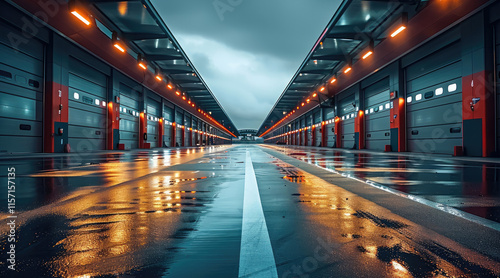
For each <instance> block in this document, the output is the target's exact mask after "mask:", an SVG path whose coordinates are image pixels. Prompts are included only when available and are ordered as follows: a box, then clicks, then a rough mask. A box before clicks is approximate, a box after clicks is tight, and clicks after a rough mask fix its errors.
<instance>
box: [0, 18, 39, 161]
mask: <svg viewBox="0 0 500 278" xmlns="http://www.w3.org/2000/svg"><path fill="white" fill-rule="evenodd" d="M12 33H17V31H16V30H14V29H11V28H9V27H6V26H4V25H3V24H0V53H1V55H0V100H1V101H0V126H1V127H2V128H1V129H0V152H30V153H34V152H42V133H43V128H42V118H43V111H42V107H43V94H42V90H43V63H44V62H43V60H44V45H43V44H42V43H41V42H39V41H37V40H36V39H34V38H33V39H30V41H29V44H21V45H19V48H18V49H17V50H15V49H13V48H11V47H10V45H11V44H10V42H9V39H8V38H7V36H8V34H12Z"/></svg>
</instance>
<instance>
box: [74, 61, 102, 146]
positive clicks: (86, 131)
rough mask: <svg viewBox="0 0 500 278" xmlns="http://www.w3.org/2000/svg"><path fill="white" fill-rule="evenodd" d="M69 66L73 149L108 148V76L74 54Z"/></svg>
mask: <svg viewBox="0 0 500 278" xmlns="http://www.w3.org/2000/svg"><path fill="white" fill-rule="evenodd" d="M68 70H69V83H68V85H69V103H68V105H69V109H68V140H69V144H70V145H71V150H72V151H75V152H88V151H96V150H105V149H106V120H107V119H106V113H107V102H106V99H107V98H106V94H107V91H106V87H107V80H108V78H107V76H106V75H105V74H103V73H101V72H99V71H97V70H96V69H94V68H92V67H91V66H89V65H87V64H85V63H83V62H82V61H80V60H77V59H76V58H73V57H70V58H69V64H68Z"/></svg>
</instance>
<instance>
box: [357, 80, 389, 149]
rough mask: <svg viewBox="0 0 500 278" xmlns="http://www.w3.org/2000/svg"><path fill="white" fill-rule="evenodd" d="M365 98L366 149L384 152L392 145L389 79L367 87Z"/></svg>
mask: <svg viewBox="0 0 500 278" xmlns="http://www.w3.org/2000/svg"><path fill="white" fill-rule="evenodd" d="M364 96H365V138H366V139H365V144H366V145H365V146H366V149H369V150H377V151H384V149H385V145H390V144H391V124H390V114H391V110H390V109H391V102H390V91H389V77H387V78H384V79H382V80H380V81H378V82H376V83H374V84H372V85H370V86H368V87H366V88H365V89H364Z"/></svg>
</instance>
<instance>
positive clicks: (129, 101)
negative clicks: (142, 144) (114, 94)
mask: <svg viewBox="0 0 500 278" xmlns="http://www.w3.org/2000/svg"><path fill="white" fill-rule="evenodd" d="M119 86H120V87H119V89H120V141H119V143H120V144H125V149H127V150H129V149H137V148H139V116H140V114H139V108H140V102H141V98H142V96H141V93H140V92H138V91H137V90H136V89H138V88H136V89H134V88H131V87H129V86H127V85H125V84H123V83H120V85H119Z"/></svg>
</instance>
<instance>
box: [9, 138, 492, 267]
mask: <svg viewBox="0 0 500 278" xmlns="http://www.w3.org/2000/svg"><path fill="white" fill-rule="evenodd" d="M299 150H300V154H297V153H299ZM286 154H288V155H286ZM295 158H298V159H299V160H297V159H295ZM355 159H359V157H358V158H354V156H353V158H351V157H350V154H345V155H343V156H338V155H337V156H335V155H333V153H332V152H331V151H330V152H328V150H325V151H323V150H315V149H307V148H303V149H298V148H282V147H279V148H278V147H275V146H272V147H271V146H266V147H263V146H256V145H239V146H222V147H212V148H193V149H171V150H152V151H144V152H122V153H108V154H87V155H85V156H61V157H52V158H51V157H38V158H17V159H2V160H0V164H1V165H2V168H3V169H4V170H2V171H3V172H2V173H1V181H2V183H3V184H6V183H7V172H6V168H7V167H13V166H14V167H16V184H17V186H16V215H17V219H16V224H17V226H16V238H17V242H16V247H15V249H16V271H11V270H9V269H8V268H7V266H8V265H9V263H8V262H7V261H6V258H7V257H6V256H7V254H6V253H7V250H8V249H9V244H10V243H9V242H8V240H7V236H6V234H7V233H8V227H7V226H6V225H2V226H0V230H1V231H2V237H1V239H0V247H1V250H2V258H3V259H2V261H1V262H0V277H498V276H499V275H500V240H499V239H500V232H499V231H498V230H496V229H492V228H491V227H486V226H484V225H481V224H480V223H476V222H472V221H469V220H467V219H464V218H461V217H456V216H454V215H453V214H451V213H448V212H444V211H443V210H438V209H435V208H432V207H429V206H427V205H425V204H421V203H418V202H415V201H413V200H411V199H408V198H401V197H399V196H397V195H395V194H393V193H389V192H386V191H384V190H380V189H378V188H374V187H372V186H369V185H367V184H366V183H363V182H360V181H356V180H352V179H348V178H346V177H342V176H341V175H338V174H334V173H332V172H328V171H325V170H323V169H320V168H319V167H315V166H314V165H311V164H317V163H318V164H321V163H324V164H325V165H326V167H327V168H328V167H329V166H330V167H335V169H336V170H338V171H340V170H341V169H346V168H347V169H354V168H355V167H354V166H353V165H356V163H360V162H354V160H355ZM364 159H366V160H365V161H364V162H361V165H363V167H362V168H361V169H370V168H373V170H374V171H359V172H355V171H353V174H355V175H358V174H359V175H365V176H364V177H367V178H373V179H375V180H376V182H381V181H384V185H387V186H391V187H394V188H396V189H397V190H400V191H401V192H408V193H411V194H415V195H420V196H426V198H430V199H431V198H434V199H432V200H433V201H436V202H440V201H442V200H448V199H446V198H444V197H443V195H444V193H447V194H448V196H451V197H449V198H450V200H452V199H453V200H454V201H455V202H458V201H457V200H461V201H463V202H464V203H468V204H470V199H471V198H472V197H471V196H476V195H477V193H478V192H479V194H481V195H483V196H484V197H485V198H488V199H484V200H493V201H495V198H498V190H497V189H495V185H494V183H488V185H492V184H493V185H492V187H493V188H489V187H487V188H481V186H483V184H482V183H481V181H477V180H476V181H474V180H471V179H469V178H471V177H470V176H468V178H467V179H468V180H466V181H465V183H466V184H465V185H463V184H462V188H461V189H460V188H458V186H455V185H451V183H450V184H446V183H444V181H445V178H447V179H448V180H450V181H453V178H454V177H455V176H456V175H457V172H460V171H468V170H463V169H465V168H469V167H468V165H469V164H466V163H462V164H461V163H460V162H457V163H456V164H457V165H458V166H456V165H453V163H448V164H447V163H446V162H444V161H440V160H435V161H433V162H432V163H431V162H423V161H419V160H416V159H412V158H405V160H404V165H406V166H405V168H401V167H398V166H395V165H399V164H398V163H401V161H399V160H398V159H400V158H398V157H392V156H388V157H386V156H381V157H375V155H371V156H367V157H365V158H364ZM338 162H342V163H338ZM309 163H311V164H309ZM395 163H396V164H395ZM419 163H420V164H419ZM328 165H329V166H328ZM349 165H350V166H349ZM460 165H462V166H460ZM476 166H477V165H476ZM249 167H250V168H249ZM438 167H439V168H438ZM489 167H495V166H491V165H489V166H486V169H489ZM433 168H434V170H437V171H438V173H432V172H431V171H429V169H433ZM479 168H480V169H481V171H483V169H485V168H484V167H479ZM381 169H385V170H381ZM395 169H409V171H410V172H409V173H406V172H405V171H403V170H399V171H398V170H395ZM413 169H415V170H413ZM345 171H349V170H345ZM488 171H489V170H486V175H487V176H490V175H493V174H491V173H490V172H488ZM253 173H255V175H253ZM380 173H385V174H380ZM474 173H475V172H474ZM480 173H483V172H480ZM494 173H496V171H494ZM480 176H481V175H480ZM249 177H254V178H253V180H252V179H251V178H249ZM360 177H361V176H358V178H360ZM431 177H435V178H436V181H438V182H437V183H436V185H434V191H433V185H432V178H431ZM472 177H474V176H472ZM377 178H379V179H377ZM404 178H407V180H408V181H409V182H406V183H405V182H401V181H402V180H404ZM420 178H421V179H422V183H421V184H420V185H421V187H419V186H418V184H417V181H418V179H420ZM478 182H479V185H478ZM478 186H479V188H477V187H478ZM485 186H486V185H485ZM496 188H498V187H496ZM459 189H460V190H459ZM252 190H254V191H252ZM405 190H406V191H405ZM252 192H257V193H258V194H257V197H256V196H255V195H252ZM429 192H434V193H432V194H431V193H429ZM472 192H473V193H472ZM460 193H461V194H460ZM495 194H496V195H495ZM432 196H434V197H432ZM480 197H481V196H478V198H480ZM476 199H477V198H476ZM484 200H483V199H478V200H475V201H476V202H477V203H478V204H480V206H469V207H467V206H462V207H460V206H457V207H460V208H465V207H467V209H469V212H471V213H474V210H473V209H472V210H470V208H471V207H479V208H484V207H488V208H489V210H486V211H487V212H486V214H483V215H481V214H480V213H475V214H476V215H479V216H483V217H487V215H488V214H491V213H492V211H493V212H494V211H495V210H494V209H493V210H492V209H491V207H492V206H489V205H488V204H490V203H487V202H486V203H483V201H484ZM0 202H1V203H3V204H4V205H2V206H1V209H0V212H1V214H0V217H1V218H2V222H3V223H6V222H7V216H8V213H7V210H6V209H7V206H6V204H7V200H6V194H1V195H0ZM450 204H451V202H448V203H446V205H450ZM493 207H495V206H493ZM259 208H260V209H261V210H260V211H261V214H259ZM464 210H465V209H464ZM493 214H494V213H493ZM487 218H490V219H495V218H494V217H493V218H492V217H487ZM491 222H493V221H491Z"/></svg>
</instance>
